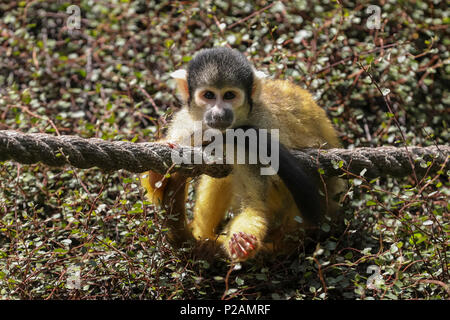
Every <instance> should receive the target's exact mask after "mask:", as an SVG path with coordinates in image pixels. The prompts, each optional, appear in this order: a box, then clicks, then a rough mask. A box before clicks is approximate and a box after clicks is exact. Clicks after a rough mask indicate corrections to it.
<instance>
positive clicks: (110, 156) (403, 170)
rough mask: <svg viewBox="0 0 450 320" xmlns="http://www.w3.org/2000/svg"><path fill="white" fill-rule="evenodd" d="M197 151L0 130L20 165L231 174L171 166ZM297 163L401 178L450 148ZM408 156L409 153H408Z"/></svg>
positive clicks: (1, 154) (443, 164) (324, 153)
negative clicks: (175, 154)
mask: <svg viewBox="0 0 450 320" xmlns="http://www.w3.org/2000/svg"><path fill="white" fill-rule="evenodd" d="M174 151H176V152H180V155H182V154H183V153H184V152H192V154H199V155H200V156H202V157H203V156H204V155H203V154H202V151H201V149H197V148H186V147H183V148H181V149H179V148H178V147H174V146H173V145H170V144H166V143H152V142H144V143H132V142H126V141H105V140H101V139H96V138H91V139H84V138H80V137H77V136H52V135H49V134H40V133H39V134H23V133H20V132H16V131H10V130H4V131H0V161H6V160H14V161H17V162H19V163H23V164H33V163H37V162H42V163H44V164H46V165H48V166H54V167H61V166H64V165H72V166H74V167H77V168H82V169H86V168H91V167H98V168H100V169H103V170H105V171H115V170H119V169H125V170H128V171H131V172H144V171H147V170H153V171H156V172H158V173H161V174H164V173H166V172H167V170H168V169H169V168H171V171H172V172H175V171H177V172H180V173H182V174H184V175H186V176H190V177H194V176H198V175H200V174H207V175H210V176H213V177H224V176H226V175H228V174H229V173H230V172H231V166H230V165H226V164H205V163H203V164H198V165H193V164H181V165H176V166H175V165H174V164H173V162H172V158H171V153H172V152H174ZM292 152H293V154H294V155H295V157H296V158H297V159H298V160H299V163H300V164H301V165H302V166H303V167H304V168H305V169H306V170H311V171H312V172H317V170H318V169H319V168H320V172H321V173H323V174H325V175H328V176H337V175H341V174H342V173H344V172H347V173H348V172H350V173H353V174H355V175H360V174H361V172H362V171H365V172H364V176H365V177H368V178H373V177H378V176H386V175H392V176H396V177H402V176H407V175H409V174H411V173H412V172H413V166H412V165H411V161H410V160H409V159H412V160H413V161H414V162H413V165H414V171H415V172H416V174H426V173H427V174H432V173H436V172H437V171H438V170H448V169H449V168H450V165H449V164H450V161H448V159H449V157H450V146H446V145H440V146H431V147H408V148H407V149H406V148H405V147H398V148H397V147H379V148H358V149H353V150H347V149H328V150H320V151H319V150H317V149H305V150H302V151H299V150H293V151H292ZM408 154H409V155H408Z"/></svg>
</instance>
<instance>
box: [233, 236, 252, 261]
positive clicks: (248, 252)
mask: <svg viewBox="0 0 450 320" xmlns="http://www.w3.org/2000/svg"><path fill="white" fill-rule="evenodd" d="M228 246H229V252H230V254H231V258H232V259H233V260H247V259H248V258H250V257H251V256H253V254H254V253H255V252H256V248H257V246H258V240H257V239H256V237H255V236H254V235H252V234H246V233H244V232H239V233H233V235H232V236H231V239H230V241H229V243H228Z"/></svg>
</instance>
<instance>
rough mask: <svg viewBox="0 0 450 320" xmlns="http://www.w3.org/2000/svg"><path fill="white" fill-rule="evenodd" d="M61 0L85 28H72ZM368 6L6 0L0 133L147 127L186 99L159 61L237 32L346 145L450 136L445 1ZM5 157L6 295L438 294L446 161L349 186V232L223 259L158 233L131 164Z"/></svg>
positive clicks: (156, 132)
mask: <svg viewBox="0 0 450 320" xmlns="http://www.w3.org/2000/svg"><path fill="white" fill-rule="evenodd" d="M72 4H73V5H76V6H78V7H79V8H80V12H81V21H80V23H81V24H80V28H79V29H70V28H69V26H71V25H70V24H68V21H69V19H70V17H71V15H70V14H67V9H68V8H69V6H70V5H72ZM370 5H373V4H372V3H371V2H369V1H358V3H357V4H355V3H354V2H351V1H330V0H321V1H312V0H310V1H306V0H295V1H276V2H268V1H253V2H248V1H240V0H233V1H199V2H189V1H182V2H177V1H128V0H126V1H124V0H120V1H119V0H113V1H104V0H101V1H92V0H82V1H73V3H70V2H68V1H61V0H60V1H11V2H2V3H1V4H0V56H1V58H0V67H1V68H0V129H15V130H20V131H23V132H30V133H32V132H46V133H55V134H75V135H80V136H82V137H99V138H102V139H107V140H129V141H149V140H152V139H155V138H158V137H159V136H160V134H161V131H162V129H163V128H164V126H165V123H166V119H167V118H168V117H169V116H170V114H171V113H172V111H173V110H176V109H177V108H178V107H179V106H180V105H179V102H178V100H177V99H176V96H175V95H174V83H172V82H171V81H169V77H168V73H169V72H170V71H173V70H175V69H177V68H179V67H180V66H182V65H184V64H185V63H186V62H188V61H189V60H190V59H191V56H192V54H193V53H194V52H195V51H196V50H198V49H199V48H204V47H211V46H218V45H230V46H231V47H234V48H238V49H239V50H241V51H243V52H245V53H246V54H247V55H248V56H249V57H250V58H251V60H252V61H253V63H254V64H255V66H256V67H257V68H258V69H260V70H262V71H265V72H266V73H268V74H270V75H271V76H272V77H275V78H288V79H291V80H293V81H295V82H297V83H298V84H300V85H302V86H303V87H305V88H307V89H309V90H310V91H311V92H312V93H313V94H314V96H315V98H316V99H317V100H318V101H319V103H320V104H321V105H322V106H323V107H324V108H325V109H326V110H327V112H328V114H329V115H330V117H331V118H332V119H333V122H334V124H335V126H336V128H337V129H338V130H339V132H340V133H341V138H342V141H343V143H344V144H345V146H346V147H348V148H353V147H361V146H372V147H376V146H382V145H397V146H404V145H422V146H426V145H432V144H443V143H447V142H448V140H449V131H448V123H449V118H448V105H449V102H450V97H449V93H448V83H449V73H450V72H449V71H450V69H449V68H450V67H449V50H448V46H449V38H448V37H446V34H445V32H446V30H447V29H448V25H449V18H448V9H447V6H446V3H445V2H444V1H436V0H427V1H394V0H386V1H382V2H381V3H379V4H378V5H379V8H380V9H381V19H380V26H379V28H375V29H370V28H368V25H367V22H368V19H369V18H370V15H371V14H370V13H368V12H367V11H366V10H367V8H368V7H369V6H370ZM413 160H414V164H415V165H416V166H428V165H429V164H428V163H425V162H424V161H421V160H420V159H413ZM0 164H1V166H0V297H2V298H8V299H18V298H26V299H31V298H32V299H34V298H50V299H61V298H71V299H105V298H107V299H114V298H125V299H169V298H172V299H179V298H198V299H202V298H221V297H224V298H229V297H235V298H239V299H259V298H266V299H289V298H295V299H383V298H384V299H443V298H449V289H448V283H449V270H448V268H449V256H448V245H449V228H450V225H449V219H448V218H449V214H448V212H449V204H448V196H449V183H448V175H449V173H448V172H440V173H439V174H438V175H435V176H427V175H426V176H424V177H417V176H411V177H406V178H405V179H399V180H394V179H391V178H383V179H381V178H379V179H375V180H372V181H370V180H367V179H365V178H364V172H362V173H361V174H360V176H355V177H353V179H351V180H350V183H349V191H348V193H347V194H346V197H345V201H344V209H345V215H346V228H345V231H343V232H341V233H338V234H335V235H334V236H331V237H329V238H327V239H322V240H321V241H319V242H318V243H316V244H310V245H306V244H305V246H302V247H300V248H299V250H298V252H297V253H296V254H293V255H292V256H291V257H289V258H288V259H286V258H283V259H277V258H273V259H267V257H266V259H264V260H263V259H257V260H256V261H252V262H247V263H243V264H241V265H238V266H230V265H229V264H228V262H227V261H224V260H219V261H215V262H211V261H207V260H203V259H198V258H196V257H195V255H193V254H192V252H191V251H190V250H187V249H186V250H174V249H172V248H171V247H170V246H168V245H167V243H166V241H165V232H166V230H164V228H163V227H162V222H163V221H164V219H167V217H166V215H165V214H164V212H160V211H158V210H157V209H155V208H153V207H152V206H151V205H150V204H149V203H147V202H146V201H145V200H144V199H145V198H144V195H143V190H142V189H141V188H140V187H139V181H138V177H137V176H135V175H132V174H130V173H128V172H114V173H104V172H101V171H100V170H96V169H89V170H80V169H76V168H63V169H55V168H48V167H45V166H42V165H39V164H38V165H20V164H17V163H12V162H4V163H0ZM405 165H411V164H410V163H407V164H405ZM77 270H78V271H77ZM77 272H78V273H77ZM74 275H75V278H74ZM77 275H78V278H77ZM77 281H78V282H77Z"/></svg>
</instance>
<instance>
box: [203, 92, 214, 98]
mask: <svg viewBox="0 0 450 320" xmlns="http://www.w3.org/2000/svg"><path fill="white" fill-rule="evenodd" d="M203 97H205V98H206V99H208V100H211V99H214V98H215V97H216V95H215V94H214V92H212V91H206V92H205V93H204V94H203Z"/></svg>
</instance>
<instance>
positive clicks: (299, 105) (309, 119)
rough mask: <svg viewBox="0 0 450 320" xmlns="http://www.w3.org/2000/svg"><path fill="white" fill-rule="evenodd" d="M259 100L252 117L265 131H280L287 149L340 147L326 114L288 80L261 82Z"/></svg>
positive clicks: (281, 140) (308, 95)
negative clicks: (264, 126)
mask: <svg viewBox="0 0 450 320" xmlns="http://www.w3.org/2000/svg"><path fill="white" fill-rule="evenodd" d="M259 101H261V102H259V103H257V104H256V105H255V110H254V111H252V113H253V115H252V116H251V117H255V118H258V119H257V121H256V123H262V124H264V125H266V128H267V129H279V130H280V142H281V143H282V144H284V145H285V146H286V147H287V148H305V147H316V148H317V147H320V146H322V148H335V147H340V143H339V140H338V138H337V135H336V132H335V130H334V128H333V126H332V124H331V122H330V120H329V119H328V117H327V115H326V113H325V111H324V110H323V109H322V108H320V107H319V106H318V105H317V104H316V102H315V101H314V99H313V98H312V96H311V94H310V93H309V92H308V91H307V90H304V89H302V88H301V87H299V86H297V85H295V84H293V83H292V82H289V81H287V80H264V81H263V86H262V90H261V97H260V99H259ZM261 127H263V126H261ZM324 143H326V145H325V146H323V144H324Z"/></svg>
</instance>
